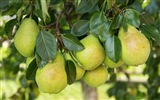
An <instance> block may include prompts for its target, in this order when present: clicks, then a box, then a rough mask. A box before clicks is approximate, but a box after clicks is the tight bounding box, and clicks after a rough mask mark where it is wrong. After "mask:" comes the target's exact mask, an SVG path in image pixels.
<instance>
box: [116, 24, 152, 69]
mask: <svg viewBox="0 0 160 100" xmlns="http://www.w3.org/2000/svg"><path fill="white" fill-rule="evenodd" d="M118 37H119V39H120V41H121V44H122V60H123V61H124V62H125V63H126V64H127V65H131V66H134V65H141V64H144V63H145V62H146V60H147V59H148V57H149V54H150V43H149V41H148V39H147V38H146V37H145V36H144V35H143V34H142V33H141V32H140V31H138V30H137V29H136V28H135V27H133V26H131V25H128V29H127V31H124V29H123V27H121V28H120V30H119V33H118Z"/></svg>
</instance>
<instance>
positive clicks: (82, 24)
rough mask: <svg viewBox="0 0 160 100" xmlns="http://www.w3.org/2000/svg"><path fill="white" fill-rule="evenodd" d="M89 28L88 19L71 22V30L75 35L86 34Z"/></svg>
mask: <svg viewBox="0 0 160 100" xmlns="http://www.w3.org/2000/svg"><path fill="white" fill-rule="evenodd" d="M88 30H89V21H88V20H78V21H77V22H76V23H74V24H73V27H72V29H71V32H72V33H73V34H75V35H76V36H82V35H84V34H86V32H87V31H88Z"/></svg>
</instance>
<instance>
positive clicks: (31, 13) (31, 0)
mask: <svg viewBox="0 0 160 100" xmlns="http://www.w3.org/2000/svg"><path fill="white" fill-rule="evenodd" d="M30 5H31V12H30V15H29V17H30V18H32V15H33V0H30Z"/></svg>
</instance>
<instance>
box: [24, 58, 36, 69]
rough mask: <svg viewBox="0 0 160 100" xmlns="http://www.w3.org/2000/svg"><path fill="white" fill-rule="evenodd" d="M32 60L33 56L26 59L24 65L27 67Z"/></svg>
mask: <svg viewBox="0 0 160 100" xmlns="http://www.w3.org/2000/svg"><path fill="white" fill-rule="evenodd" d="M34 58H35V57H34V56H33V57H27V59H26V65H27V67H28V66H29V64H30V63H31V62H32V61H33V60H34Z"/></svg>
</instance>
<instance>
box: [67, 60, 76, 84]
mask: <svg viewBox="0 0 160 100" xmlns="http://www.w3.org/2000/svg"><path fill="white" fill-rule="evenodd" d="M65 70H66V73H67V82H68V84H69V85H70V84H72V83H74V82H75V80H76V67H75V65H74V63H73V62H72V61H71V60H67V61H66V64H65Z"/></svg>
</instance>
